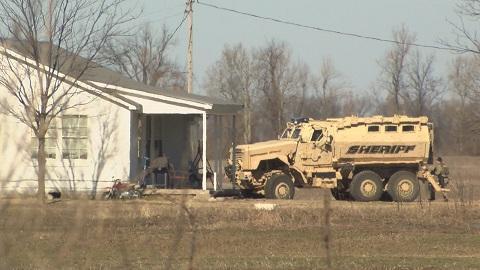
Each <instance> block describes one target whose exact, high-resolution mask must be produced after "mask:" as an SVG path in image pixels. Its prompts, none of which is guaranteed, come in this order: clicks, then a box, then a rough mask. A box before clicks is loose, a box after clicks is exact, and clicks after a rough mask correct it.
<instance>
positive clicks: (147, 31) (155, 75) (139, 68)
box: [101, 24, 186, 90]
mask: <svg viewBox="0 0 480 270" xmlns="http://www.w3.org/2000/svg"><path fill="white" fill-rule="evenodd" d="M137 32H138V34H136V35H133V36H127V37H119V38H117V39H115V40H111V41H110V42H108V44H107V46H106V47H105V48H104V49H103V50H102V51H101V55H102V63H104V64H106V65H107V66H109V67H112V68H113V69H115V70H116V71H118V72H120V73H122V74H124V75H126V76H127V77H129V78H131V79H134V80H136V81H139V82H142V83H144V84H147V85H150V86H158V87H162V88H164V89H169V90H183V89H185V87H184V86H185V81H186V79H185V72H184V71H183V70H182V69H180V67H179V66H178V64H177V63H176V62H175V61H174V60H172V59H171V57H170V55H169V53H170V50H171V49H172V48H173V47H174V46H175V42H173V40H172V38H171V34H170V33H169V31H168V28H167V27H166V26H165V25H164V26H163V27H162V29H161V30H160V32H159V34H155V33H153V32H152V29H151V28H150V26H149V25H148V24H146V25H143V26H141V27H140V29H139V31H137Z"/></svg>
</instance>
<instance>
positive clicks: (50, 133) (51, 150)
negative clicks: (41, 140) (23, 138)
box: [31, 119, 57, 159]
mask: <svg viewBox="0 0 480 270" xmlns="http://www.w3.org/2000/svg"><path fill="white" fill-rule="evenodd" d="M31 152H32V158H38V138H37V137H36V136H35V135H33V136H32V144H31ZM45 157H46V158H47V159H55V158H57V120H56V119H52V121H51V122H50V126H49V127H48V130H47V133H46V134H45Z"/></svg>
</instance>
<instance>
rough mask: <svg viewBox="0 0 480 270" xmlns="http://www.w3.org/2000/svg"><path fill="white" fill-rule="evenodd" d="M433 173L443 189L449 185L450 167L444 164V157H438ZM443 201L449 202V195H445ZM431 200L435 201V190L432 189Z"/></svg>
mask: <svg viewBox="0 0 480 270" xmlns="http://www.w3.org/2000/svg"><path fill="white" fill-rule="evenodd" d="M431 173H432V174H433V175H434V176H435V177H436V178H437V181H438V184H439V185H440V187H441V188H445V187H446V186H447V184H448V174H449V171H448V167H447V166H446V165H445V163H443V159H442V157H438V158H437V160H436V161H435V166H434V167H433V169H432V171H431ZM442 194H443V199H444V200H445V201H448V198H447V195H446V194H445V193H443V192H442ZM430 199H431V200H435V190H434V189H433V188H432V189H431V191H430Z"/></svg>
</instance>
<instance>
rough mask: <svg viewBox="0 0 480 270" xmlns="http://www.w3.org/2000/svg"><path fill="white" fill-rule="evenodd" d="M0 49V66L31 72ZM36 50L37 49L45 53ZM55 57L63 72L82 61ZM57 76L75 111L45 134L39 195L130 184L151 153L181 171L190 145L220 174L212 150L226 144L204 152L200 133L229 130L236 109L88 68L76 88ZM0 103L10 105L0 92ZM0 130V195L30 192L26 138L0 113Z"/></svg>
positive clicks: (31, 157)
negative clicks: (42, 189) (63, 64)
mask: <svg viewBox="0 0 480 270" xmlns="http://www.w3.org/2000/svg"><path fill="white" fill-rule="evenodd" d="M5 44H7V45H3V47H1V48H0V53H1V54H0V59H1V63H2V64H3V66H5V61H7V60H8V61H9V63H10V62H12V61H13V62H15V65H19V67H22V68H25V67H26V66H27V67H28V68H29V69H39V68H38V67H37V66H35V65H34V63H33V62H32V60H31V59H29V57H28V56H27V55H28V53H24V51H23V49H22V46H20V45H19V44H18V43H15V42H10V43H5ZM39 44H40V45H39V47H40V49H42V48H43V46H46V43H39ZM62 57H66V60H65V59H64V60H65V61H64V62H68V61H69V62H70V63H71V64H70V66H75V65H76V63H77V62H78V63H82V62H85V61H87V60H85V59H82V58H81V57H75V58H74V59H68V57H69V54H68V52H66V53H65V54H64V56H62ZM72 63H73V64H72ZM10 65H11V63H10ZM42 68H49V67H42ZM18 70H21V69H20V68H19V69H18ZM62 72H63V71H62V70H61V69H60V70H59V74H61V75H62V76H63V75H65V76H64V77H62V78H63V79H64V80H65V83H66V85H67V84H68V86H69V87H73V88H74V89H75V96H73V97H72V100H74V102H75V104H77V105H76V106H72V107H71V108H67V109H65V110H64V111H62V112H61V113H60V114H59V115H58V116H57V117H56V118H55V119H54V120H53V121H52V124H51V125H50V128H49V130H48V132H47V138H46V154H47V176H46V189H47V191H48V190H57V189H58V190H64V191H73V192H77V191H95V190H97V189H102V188H104V187H107V186H111V184H112V178H119V179H124V180H127V179H135V177H136V176H137V175H138V174H139V173H140V172H141V171H142V169H143V166H144V164H145V157H147V158H154V157H156V156H157V155H158V154H159V153H163V154H164V155H166V156H167V157H168V158H169V159H170V161H171V163H172V164H173V166H174V167H175V169H176V170H184V171H185V170H187V169H188V161H189V160H191V159H192V158H193V155H194V154H195V148H196V144H197V139H198V140H200V141H201V145H202V153H201V155H202V160H205V159H206V157H207V152H209V154H213V153H216V154H217V155H216V158H215V166H214V171H216V172H217V173H218V174H221V171H222V168H221V167H222V166H221V161H222V160H224V159H225V157H222V156H221V154H220V150H219V148H218V147H219V145H220V144H226V143H227V142H226V141H225V140H223V142H216V143H213V144H212V146H213V147H212V146H210V145H207V129H209V130H210V129H212V130H214V131H216V130H219V129H221V128H222V127H221V125H218V124H219V123H223V122H225V121H221V120H220V119H221V118H223V119H224V120H225V118H227V119H229V121H230V120H232V121H231V122H232V123H234V122H235V114H236V113H237V112H238V111H239V110H241V109H242V106H241V105H238V104H234V103H230V102H226V101H224V100H221V99H217V98H211V97H205V96H200V95H194V94H187V93H178V92H169V91H163V90H161V89H157V88H155V87H151V86H148V85H145V84H142V83H139V82H136V81H133V80H131V79H128V78H126V77H124V76H122V75H120V74H118V73H116V72H114V71H111V70H109V69H107V68H105V67H102V66H99V65H96V64H95V65H93V66H92V67H91V68H89V69H88V70H87V71H86V72H85V73H84V74H82V75H81V76H79V78H78V80H75V79H71V78H70V77H69V76H67V75H68V74H71V73H66V72H65V73H62ZM13 75H15V74H13ZM34 84H35V82H34ZM0 101H1V102H7V103H8V104H15V102H17V101H16V100H14V99H13V98H12V95H11V94H8V93H7V91H6V89H4V87H3V88H2V86H0ZM207 119H208V121H207ZM0 123H1V124H0V164H2V165H1V166H0V192H2V193H5V192H12V191H14V192H20V193H24V192H35V190H36V187H37V180H36V179H37V169H38V163H37V160H36V157H35V151H34V149H36V147H37V145H36V140H35V137H34V136H33V134H32V131H31V130H30V129H29V128H28V127H27V126H26V125H25V124H23V123H21V122H20V121H19V120H18V118H16V117H14V116H12V115H11V114H10V113H8V112H5V111H3V112H0ZM207 123H208V124H207ZM210 124H212V125H210ZM234 129H235V128H234V126H232V130H234ZM216 134H218V133H216ZM202 167H203V168H202V169H201V172H200V173H202V175H203V179H202V188H203V189H206V188H207V182H206V173H205V172H206V171H205V170H206V168H205V167H206V166H202Z"/></svg>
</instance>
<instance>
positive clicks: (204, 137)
mask: <svg viewBox="0 0 480 270" xmlns="http://www.w3.org/2000/svg"><path fill="white" fill-rule="evenodd" d="M207 164H208V162H207V112H203V114H202V189H203V190H207Z"/></svg>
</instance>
